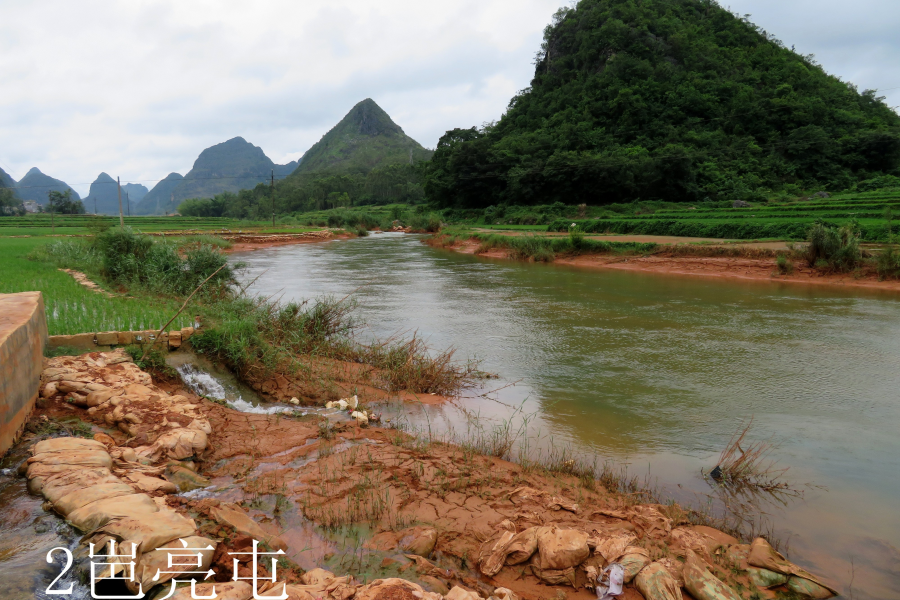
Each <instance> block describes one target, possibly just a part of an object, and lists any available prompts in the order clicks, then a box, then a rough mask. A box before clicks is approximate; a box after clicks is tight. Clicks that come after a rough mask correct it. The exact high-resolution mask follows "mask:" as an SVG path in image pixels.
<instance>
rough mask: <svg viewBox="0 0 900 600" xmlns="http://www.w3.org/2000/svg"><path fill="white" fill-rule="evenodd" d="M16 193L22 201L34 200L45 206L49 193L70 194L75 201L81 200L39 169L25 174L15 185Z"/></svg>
mask: <svg viewBox="0 0 900 600" xmlns="http://www.w3.org/2000/svg"><path fill="white" fill-rule="evenodd" d="M16 188H17V190H16V191H17V193H18V194H19V198H21V199H22V200H34V201H35V202H37V203H38V204H42V205H46V204H47V194H48V193H49V192H63V193H64V192H66V191H68V192H70V193H71V195H72V197H73V198H74V199H75V200H81V196H79V195H78V192H76V191H75V190H73V189H72V188H71V187H69V185H68V184H67V183H66V182H64V181H60V180H59V179H54V178H53V177H50V176H49V175H44V174H43V173H42V172H41V170H40V169H38V168H37V167H33V168H32V169H30V170H29V171H28V173H26V174H25V177H23V178H22V179H21V181H19V183H17V184H16Z"/></svg>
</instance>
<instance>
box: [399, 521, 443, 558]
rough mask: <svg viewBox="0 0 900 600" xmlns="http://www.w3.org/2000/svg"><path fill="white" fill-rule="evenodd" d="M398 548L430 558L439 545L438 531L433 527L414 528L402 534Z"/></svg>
mask: <svg viewBox="0 0 900 600" xmlns="http://www.w3.org/2000/svg"><path fill="white" fill-rule="evenodd" d="M400 534H401V537H400V540H399V542H398V544H397V545H398V547H399V548H400V549H401V550H402V551H404V552H408V553H410V554H416V555H418V556H424V557H426V558H427V557H428V556H430V555H431V553H432V552H434V546H435V544H437V537H438V535H437V530H436V529H434V528H432V527H413V528H411V529H409V530H404V531H401V532H400Z"/></svg>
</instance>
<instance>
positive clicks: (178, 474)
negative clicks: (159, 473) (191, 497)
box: [163, 465, 209, 492]
mask: <svg viewBox="0 0 900 600" xmlns="http://www.w3.org/2000/svg"><path fill="white" fill-rule="evenodd" d="M163 477H165V479H166V481H168V482H170V483H172V484H174V485H175V486H177V487H178V489H179V490H181V491H182V492H189V491H191V490H197V489H202V488H205V487H206V486H208V485H209V479H207V478H206V477H203V476H201V475H197V474H196V473H194V472H193V471H191V470H190V469H186V468H184V467H180V466H177V465H170V466H168V467H166V471H165V473H164V474H163Z"/></svg>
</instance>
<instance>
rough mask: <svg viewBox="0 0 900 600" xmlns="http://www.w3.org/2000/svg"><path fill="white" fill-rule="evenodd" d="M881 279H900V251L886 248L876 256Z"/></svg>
mask: <svg viewBox="0 0 900 600" xmlns="http://www.w3.org/2000/svg"><path fill="white" fill-rule="evenodd" d="M875 264H876V268H877V270H878V277H879V279H900V252H897V251H896V250H895V249H894V248H885V249H884V250H882V251H881V253H880V254H879V255H878V257H877V258H876V263H875Z"/></svg>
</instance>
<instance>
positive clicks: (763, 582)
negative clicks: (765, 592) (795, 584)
mask: <svg viewBox="0 0 900 600" xmlns="http://www.w3.org/2000/svg"><path fill="white" fill-rule="evenodd" d="M747 574H748V575H749V576H750V581H751V583H753V585H755V586H756V587H761V588H771V587H775V586H778V585H784V584H785V583H787V581H788V578H787V576H786V575H782V574H781V573H776V572H775V571H770V570H768V569H760V568H757V567H747Z"/></svg>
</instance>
